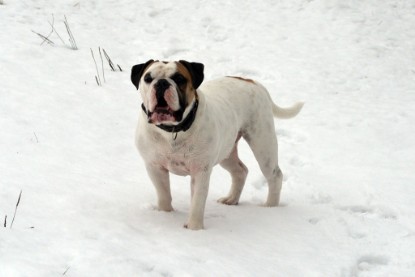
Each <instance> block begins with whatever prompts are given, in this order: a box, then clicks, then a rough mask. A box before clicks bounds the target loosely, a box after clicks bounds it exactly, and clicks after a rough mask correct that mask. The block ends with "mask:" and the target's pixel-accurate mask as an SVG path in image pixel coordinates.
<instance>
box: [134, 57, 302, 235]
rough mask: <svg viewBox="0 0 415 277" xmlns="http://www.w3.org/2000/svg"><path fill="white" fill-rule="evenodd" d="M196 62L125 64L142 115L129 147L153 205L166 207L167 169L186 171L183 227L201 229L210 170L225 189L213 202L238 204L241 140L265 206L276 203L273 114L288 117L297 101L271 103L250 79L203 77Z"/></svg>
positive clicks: (279, 182)
mask: <svg viewBox="0 0 415 277" xmlns="http://www.w3.org/2000/svg"><path fill="white" fill-rule="evenodd" d="M203 69H204V66H203V64H201V63H195V62H187V61H183V60H181V61H177V62H161V61H153V60H149V61H147V62H146V63H143V64H137V65H135V66H133V68H132V71H131V81H132V82H133V84H134V85H135V87H136V88H137V89H138V90H139V91H140V94H141V98H142V102H143V104H142V106H141V107H142V112H141V113H140V118H139V122H138V127H137V132H136V145H137V148H138V150H139V152H140V154H141V156H142V157H143V159H144V162H145V165H146V169H147V172H148V175H149V177H150V179H151V181H152V182H153V184H154V186H155V188H156V192H157V197H158V208H159V209H160V210H162V211H173V207H172V197H171V192H170V181H169V173H170V172H171V173H174V174H177V175H182V176H186V175H190V176H191V207H190V212H189V217H188V220H187V222H186V224H185V227H186V228H189V229H193V230H197V229H202V228H203V215H204V210H205V203H206V198H207V195H208V189H209V178H210V174H211V172H212V168H213V167H214V166H215V165H216V164H220V165H221V166H222V167H223V168H224V169H226V170H227V171H229V173H230V175H231V177H232V184H231V188H230V191H229V194H228V195H227V196H225V197H223V198H220V199H219V200H218V201H219V202H220V203H223V204H227V205H236V204H238V201H239V197H240V196H241V192H242V189H243V186H244V184H245V179H246V176H247V174H248V169H247V167H246V166H245V165H244V164H243V163H242V161H241V160H240V159H239V157H238V148H237V146H238V141H239V139H240V138H244V139H245V140H246V141H247V143H248V144H249V146H250V148H251V149H252V151H253V153H254V156H255V158H256V159H257V161H258V164H259V166H260V168H261V171H262V173H263V174H264V176H265V178H266V180H267V182H268V197H267V199H266V201H265V204H264V205H265V206H269V207H272V206H277V205H278V203H279V200H280V191H281V186H282V172H281V170H280V168H279V166H278V149H277V137H276V134H275V132H274V130H275V128H274V117H278V118H291V117H294V116H295V115H297V114H298V113H299V112H300V110H301V108H302V106H303V104H302V103H297V104H295V105H294V106H292V107H290V108H281V107H278V106H277V105H275V104H274V103H273V102H272V100H271V97H270V95H269V93H268V92H267V90H266V89H265V88H264V87H263V86H262V85H261V84H259V83H258V82H256V81H254V80H251V79H244V78H241V77H229V76H228V77H223V78H219V79H216V80H212V81H208V82H204V83H203V84H202V82H203V79H204V75H203Z"/></svg>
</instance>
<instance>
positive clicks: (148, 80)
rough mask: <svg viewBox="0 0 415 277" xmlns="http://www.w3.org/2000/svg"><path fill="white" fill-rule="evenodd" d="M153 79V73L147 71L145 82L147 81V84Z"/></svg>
mask: <svg viewBox="0 0 415 277" xmlns="http://www.w3.org/2000/svg"><path fill="white" fill-rule="evenodd" d="M152 81H153V78H152V77H151V74H150V73H147V74H146V75H145V76H144V82H146V83H147V84H149V83H151V82H152Z"/></svg>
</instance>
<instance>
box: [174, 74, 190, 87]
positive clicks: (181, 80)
mask: <svg viewBox="0 0 415 277" xmlns="http://www.w3.org/2000/svg"><path fill="white" fill-rule="evenodd" d="M171 79H172V80H173V81H174V82H175V83H176V84H177V85H179V86H180V85H184V84H186V82H187V80H186V78H185V77H184V76H183V75H182V74H174V75H173V76H172V77H171Z"/></svg>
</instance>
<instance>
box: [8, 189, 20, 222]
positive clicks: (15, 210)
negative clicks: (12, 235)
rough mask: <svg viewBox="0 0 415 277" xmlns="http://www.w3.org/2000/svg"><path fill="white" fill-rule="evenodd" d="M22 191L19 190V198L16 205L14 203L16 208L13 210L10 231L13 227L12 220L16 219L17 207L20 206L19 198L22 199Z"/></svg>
mask: <svg viewBox="0 0 415 277" xmlns="http://www.w3.org/2000/svg"><path fill="white" fill-rule="evenodd" d="M22 192H23V191H22V190H20V194H19V198H18V199H17V203H16V207H15V209H14V215H13V219H12V223H11V224H10V229H11V228H12V227H13V223H14V219H15V218H16V212H17V207H18V206H19V204H20V198H21V197H22Z"/></svg>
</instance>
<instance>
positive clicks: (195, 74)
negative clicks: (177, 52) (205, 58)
mask: <svg viewBox="0 0 415 277" xmlns="http://www.w3.org/2000/svg"><path fill="white" fill-rule="evenodd" d="M179 62H180V63H181V64H182V65H184V66H185V67H186V69H187V70H188V71H189V73H190V75H191V76H192V80H193V87H194V88H195V89H197V88H198V87H199V86H200V84H201V83H202V82H203V79H204V77H205V75H204V74H203V69H204V68H205V66H204V65H203V64H201V63H191V62H187V61H183V60H180V61H179Z"/></svg>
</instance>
